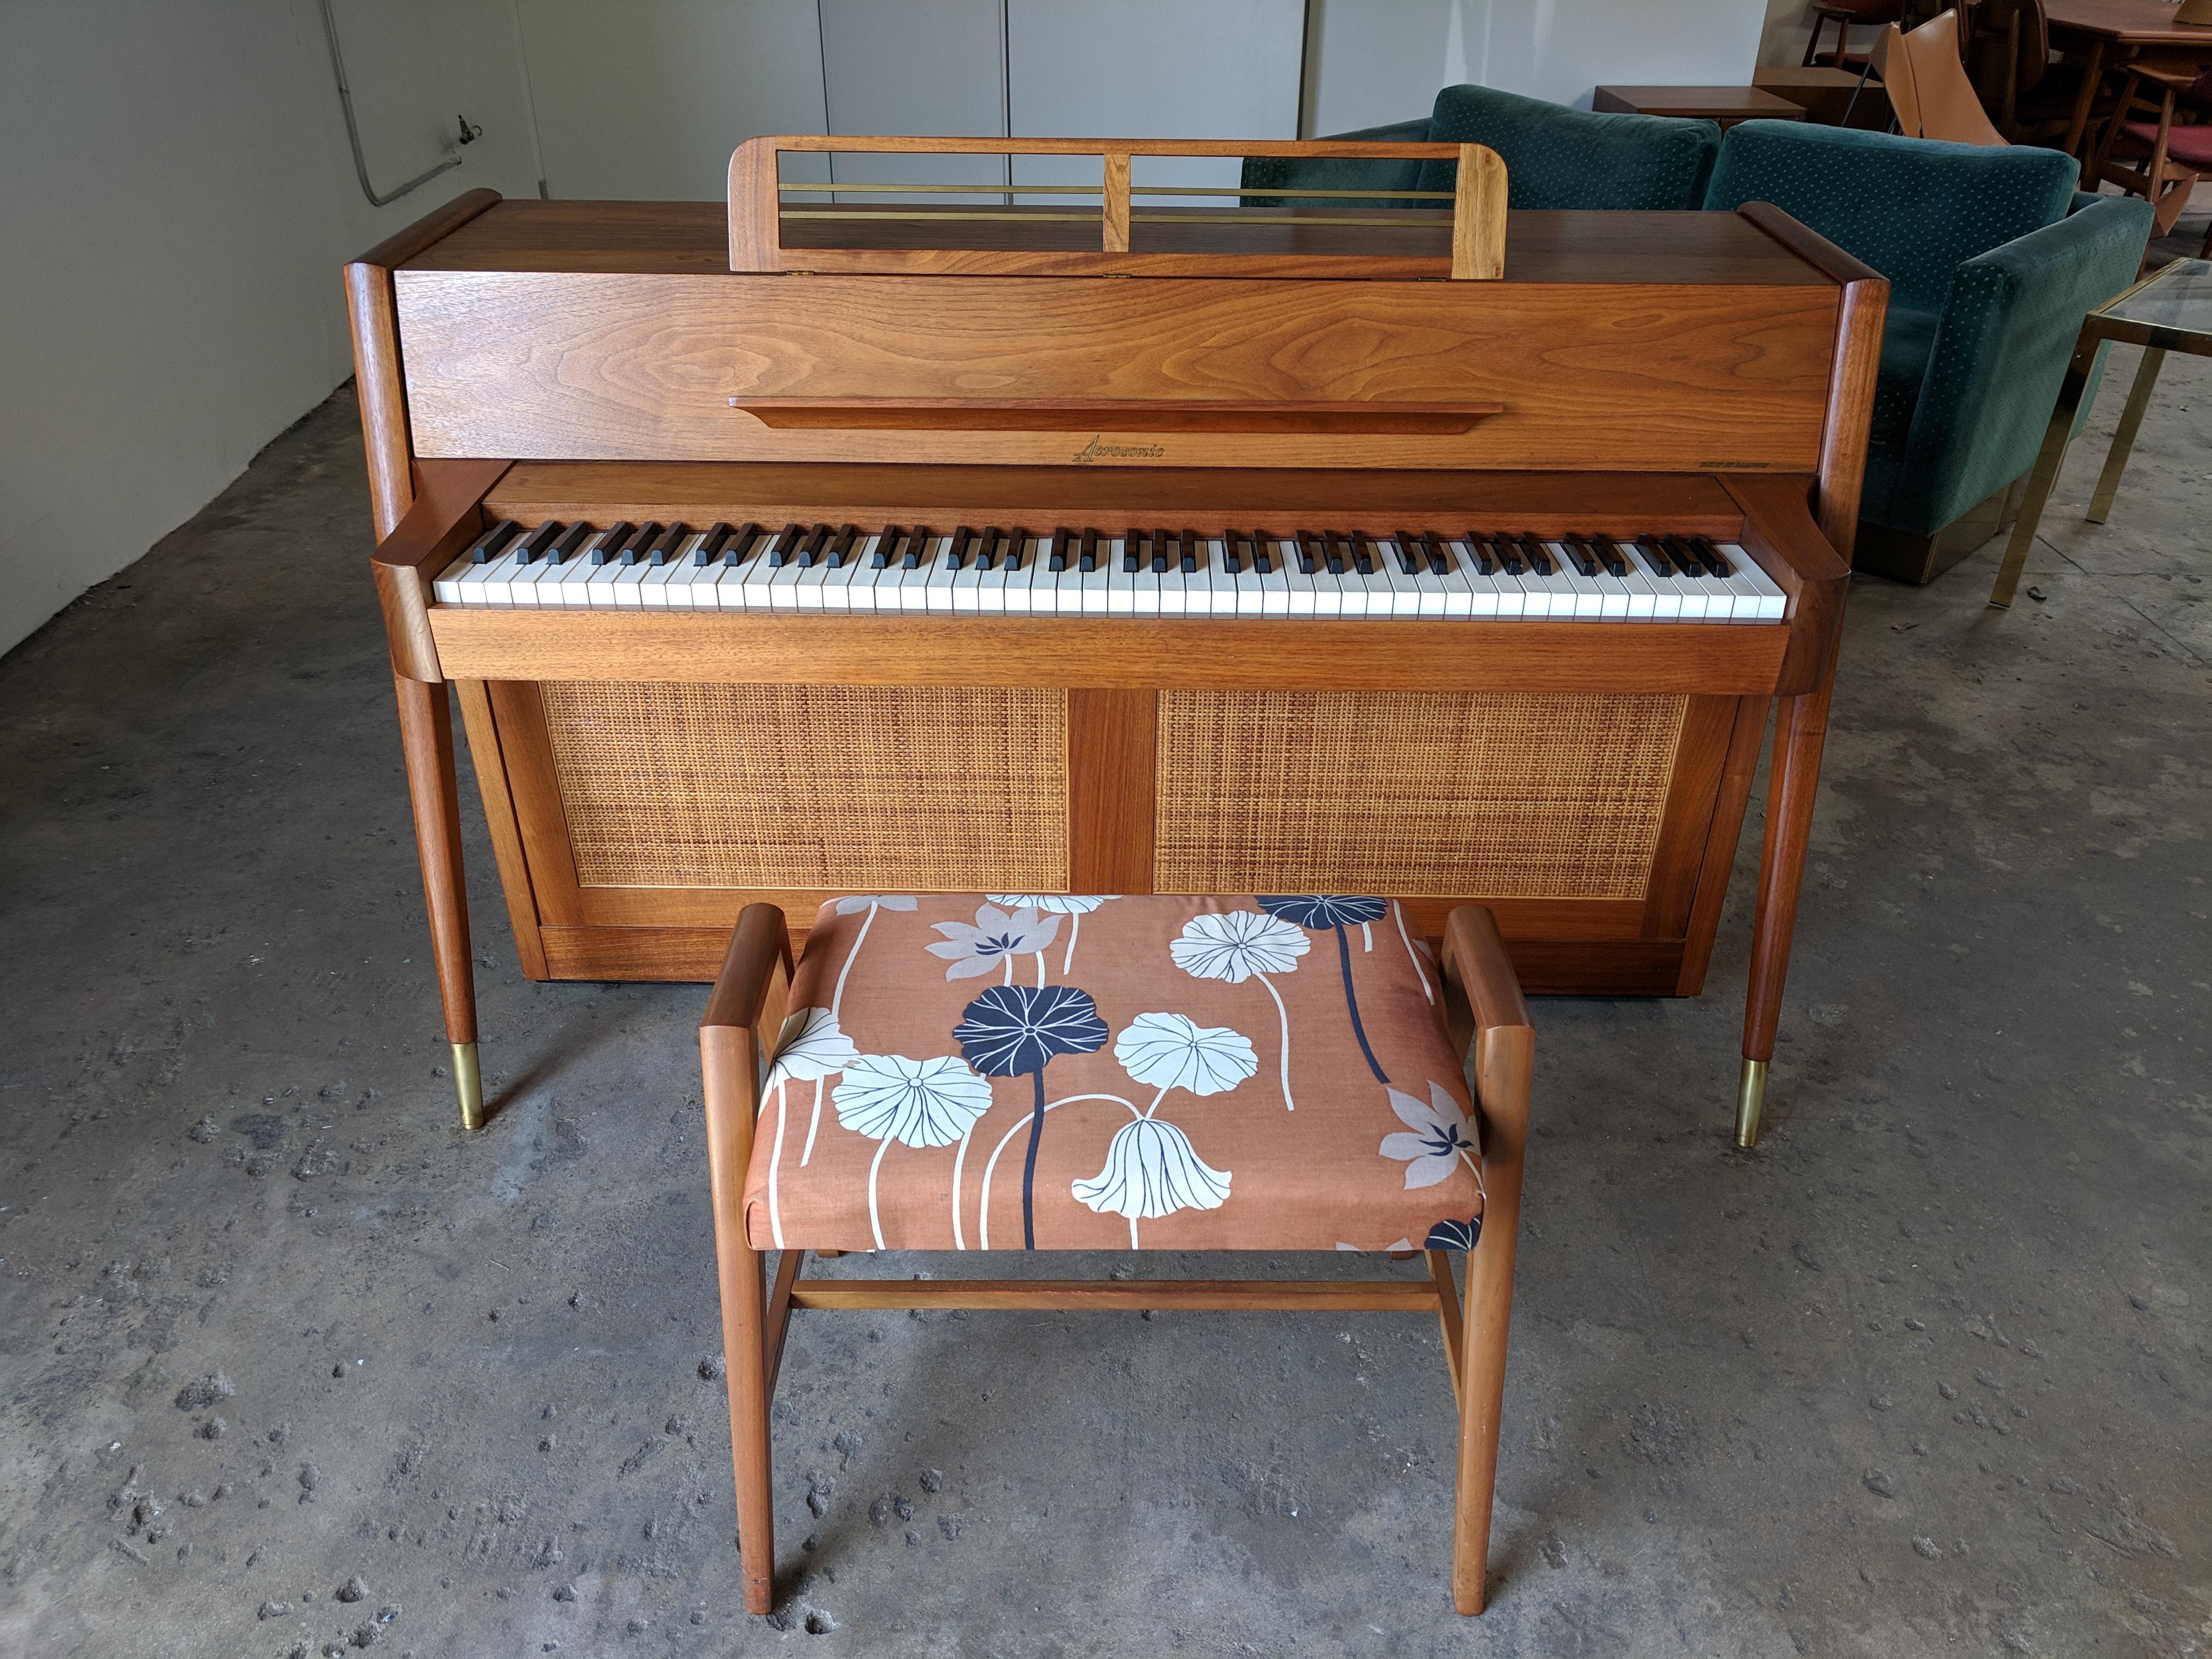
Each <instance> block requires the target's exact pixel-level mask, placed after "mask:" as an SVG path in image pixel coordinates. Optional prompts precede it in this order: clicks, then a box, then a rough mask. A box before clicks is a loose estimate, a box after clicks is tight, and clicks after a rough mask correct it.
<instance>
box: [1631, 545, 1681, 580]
mask: <svg viewBox="0 0 2212 1659" xmlns="http://www.w3.org/2000/svg"><path fill="white" fill-rule="evenodd" d="M1636 550H1637V551H1638V552H1639V553H1641V554H1642V555H1643V556H1644V563H1645V564H1646V565H1648V566H1650V569H1651V572H1652V574H1654V575H1659V576H1672V575H1673V574H1674V560H1672V559H1670V558H1668V556H1667V550H1666V549H1665V548H1663V547H1662V546H1660V545H1659V538H1657V537H1656V536H1638V538H1636Z"/></svg>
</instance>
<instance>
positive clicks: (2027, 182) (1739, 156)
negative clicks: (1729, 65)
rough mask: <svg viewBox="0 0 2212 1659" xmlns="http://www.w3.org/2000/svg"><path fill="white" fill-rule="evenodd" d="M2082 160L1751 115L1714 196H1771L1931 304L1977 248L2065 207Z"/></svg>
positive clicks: (1917, 300) (1718, 172) (1897, 292)
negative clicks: (1770, 119)
mask: <svg viewBox="0 0 2212 1659" xmlns="http://www.w3.org/2000/svg"><path fill="white" fill-rule="evenodd" d="M2079 176H2080V168H2079V167H2078V166H2077V165H2076V163H2075V161H2074V160H2073V158H2072V157H2070V156H2068V155H2061V154H2059V152H2057V150H2053V149H2035V148H2034V147H2033V146H2030V145H2024V144H2013V145H2007V146H2004V147H2002V148H1997V149H1988V148H1984V147H1981V146H1978V145H1973V144H1946V143H1937V142H1936V141H1935V140H1933V139H1928V138H1899V137H1895V136H1893V135H1892V134H1889V133H1886V132H1862V131H1858V130H1857V129H1855V128H1846V127H1820V126H1808V125H1806V124H1804V123H1802V122H1799V121H1746V122H1743V123H1742V124H1741V125H1738V126H1735V127H1733V128H1731V129H1730V130H1729V135H1728V137H1727V138H1726V139H1724V140H1723V142H1722V144H1721V153H1720V160H1719V161H1718V163H1717V165H1716V166H1715V167H1714V169H1713V179H1712V185H1711V188H1710V189H1709V190H1708V191H1706V192H1705V205H1706V206H1707V207H1708V208H1713V209H1727V210H1734V209H1735V208H1739V207H1741V206H1742V205H1743V204H1745V203H1746V202H1771V203H1772V204H1774V205H1775V206H1777V207H1778V208H1780V209H1781V210H1783V211H1784V213H1787V214H1789V215H1790V216H1791V217H1792V218H1794V219H1796V220H1797V221H1799V222H1801V223H1802V224H1804V225H1806V226H1807V227H1808V228H1811V229H1813V230H1816V231H1818V232H1820V234H1821V235H1823V236H1825V237H1826V238H1827V239H1828V240H1830V241H1832V242H1833V243H1835V244H1836V245H1837V246H1838V247H1840V248H1842V249H1843V250H1844V252H1847V253H1850V254H1853V255H1855V256H1857V258H1861V259H1863V260H1864V261H1865V262H1866V263H1867V264H1870V265H1872V266H1873V267H1874V268H1875V270H1878V271H1880V272H1881V274H1882V275H1883V276H1887V277H1888V278H1889V283H1890V295H1889V302H1890V304H1891V305H1892V306H1893V307H1897V306H1905V307H1911V309H1914V310H1917V311H1925V312H1929V313H1938V312H1941V311H1942V308H1943V304H1944V301H1945V299H1946V298H1947V297H1948V295H1949V293H1950V291H1951V274H1952V273H1953V272H1954V271H1955V270H1957V269H1958V268H1959V267H1960V265H1961V264H1964V263H1966V261H1967V260H1968V259H1971V258H1974V257H1975V256H1976V255H1977V254H1982V253H1986V252H1989V251H1990V249H1991V248H1993V247H1997V246H2002V244H2004V243H2006V242H2009V241H2011V240H2013V239H2014V238H2015V237H2018V236H2025V235H2026V234H2027V233H2028V232H2029V231H2032V230H2039V229H2040V228H2042V227H2044V226H2045V225H2049V224H2056V223H2057V222H2058V221H2059V220H2061V219H2063V218H2064V217H2065V216H2066V210H2067V206H2068V204H2069V202H2071V201H2072V199H2073V196H2074V187H2075V182H2076V180H2077V179H2078V178H2079Z"/></svg>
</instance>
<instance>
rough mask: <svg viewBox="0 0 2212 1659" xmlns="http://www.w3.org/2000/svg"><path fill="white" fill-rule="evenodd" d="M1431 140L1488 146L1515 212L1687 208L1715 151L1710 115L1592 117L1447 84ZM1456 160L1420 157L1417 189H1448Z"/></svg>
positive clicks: (1700, 192)
mask: <svg viewBox="0 0 2212 1659" xmlns="http://www.w3.org/2000/svg"><path fill="white" fill-rule="evenodd" d="M1429 137H1430V139H1431V141H1432V142H1434V143H1448V144H1487V145H1488V146H1489V147H1490V148H1491V149H1494V150H1496V151H1497V152H1498V155H1499V156H1500V158H1502V159H1503V160H1504V163H1505V172H1506V177H1507V181H1508V191H1507V197H1506V199H1507V203H1508V204H1509V205H1510V206H1512V207H1516V208H1610V209H1638V208H1641V209H1681V208H1694V207H1696V206H1698V205H1699V203H1700V202H1701V201H1702V200H1703V199H1704V196H1705V179H1706V175H1707V174H1708V173H1711V171H1712V165H1713V157H1714V155H1716V153H1717V151H1718V149H1719V148H1720V129H1719V128H1718V127H1717V126H1716V125H1714V124H1713V123H1712V122H1711V121H1678V120H1672V119H1669V118H1666V117H1663V116H1657V115H1599V114H1595V113H1593V112H1590V111H1589V110H1581V109H1569V108H1567V107H1566V106H1564V105H1561V104H1548V103H1546V102H1545V101H1544V100H1542V99H1541V98H1523V97H1522V96H1521V95H1520V94H1517V93H1510V92H1499V91H1498V90H1496V89H1495V88H1490V87H1446V88H1444V89H1443V91H1442V92H1439V93H1438V94H1437V102H1436V107H1435V109H1434V111H1433V112H1431V114H1430V117H1429ZM1458 176H1459V167H1458V165H1457V163H1455V162H1452V161H1424V162H1423V163H1421V172H1420V188H1421V189H1423V190H1450V189H1452V188H1453V187H1454V185H1455V182H1456V181H1457V179H1458Z"/></svg>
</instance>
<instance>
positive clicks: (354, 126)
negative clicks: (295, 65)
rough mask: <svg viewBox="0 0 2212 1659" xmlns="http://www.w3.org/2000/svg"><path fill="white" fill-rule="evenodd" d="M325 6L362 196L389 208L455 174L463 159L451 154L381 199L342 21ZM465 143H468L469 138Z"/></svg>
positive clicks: (325, 3) (328, 4) (326, 3)
mask: <svg viewBox="0 0 2212 1659" xmlns="http://www.w3.org/2000/svg"><path fill="white" fill-rule="evenodd" d="M322 4H323V36H324V38H325V40H328V41H329V42H330V45H331V72H332V73H333V74H335V75H336V76H337V79H338V103H339V105H340V106H342V107H343V109H344V111H345V125H346V141H347V142H348V143H350V144H351V145H352V146H353V174H354V177H355V178H356V179H360V180H361V193H362V195H364V196H366V197H368V204H369V205H370V206H371V207H388V206H390V205H391V204H392V203H394V202H396V201H398V199H399V198H400V197H403V196H404V195H405V194H407V192H408V191H410V190H416V189H419V188H421V187H422V185H427V184H428V183H429V182H430V180H432V179H435V178H436V177H437V176H438V175H439V174H440V173H450V172H452V171H453V169H454V168H455V167H459V166H460V164H461V157H460V155H459V154H458V153H449V154H448V155H447V157H446V159H445V160H444V161H441V162H439V163H438V165H437V166H435V167H432V168H431V169H430V170H429V171H428V173H418V174H417V175H416V176H415V177H414V178H412V179H409V180H408V181H407V182H406V183H405V184H404V185H400V186H399V188H398V189H397V190H395V191H392V192H391V194H389V195H387V196H379V195H378V194H377V193H376V186H375V185H372V184H370V183H369V182H368V158H367V157H366V156H364V155H362V153H361V127H360V125H359V124H358V123H357V122H356V121H355V119H354V115H353V88H351V87H349V86H348V85H347V84H346V72H345V53H344V52H342V51H340V50H339V47H338V20H337V16H336V15H335V14H334V13H332V11H331V0H322ZM461 130H462V131H464V132H468V131H469V126H468V123H467V122H466V121H465V120H464V121H463V122H462V123H461ZM471 136H473V135H471ZM462 142H463V143H466V142H467V140H466V139H464V140H463V141H462Z"/></svg>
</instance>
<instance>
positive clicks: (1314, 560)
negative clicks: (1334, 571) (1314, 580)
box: [1297, 530, 1328, 576]
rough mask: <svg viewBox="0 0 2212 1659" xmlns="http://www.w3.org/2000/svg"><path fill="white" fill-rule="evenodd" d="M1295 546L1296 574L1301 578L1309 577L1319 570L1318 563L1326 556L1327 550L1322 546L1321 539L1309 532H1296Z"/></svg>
mask: <svg viewBox="0 0 2212 1659" xmlns="http://www.w3.org/2000/svg"><path fill="white" fill-rule="evenodd" d="M1297 544H1298V574H1300V575H1302V576H1310V575H1312V574H1314V572H1315V570H1316V569H1317V568H1319V566H1320V562H1321V561H1322V559H1324V558H1326V557H1327V556H1328V550H1327V549H1326V548H1325V547H1324V545H1323V544H1322V538H1320V537H1318V536H1316V535H1315V534H1314V532H1312V531H1310V530H1301V531H1300V532H1298V534H1297Z"/></svg>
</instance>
